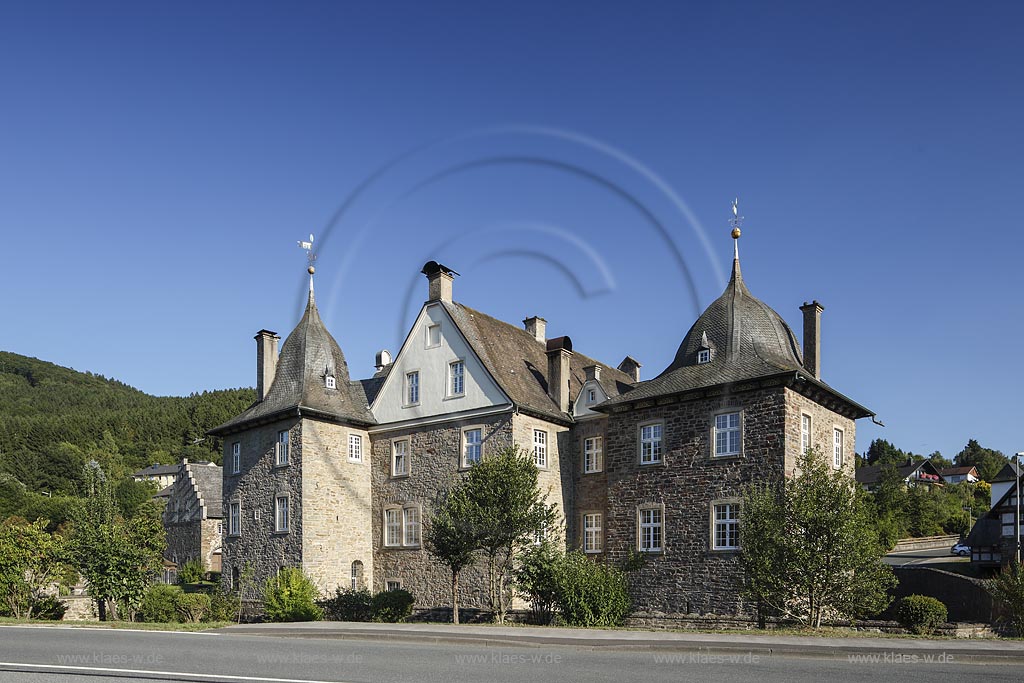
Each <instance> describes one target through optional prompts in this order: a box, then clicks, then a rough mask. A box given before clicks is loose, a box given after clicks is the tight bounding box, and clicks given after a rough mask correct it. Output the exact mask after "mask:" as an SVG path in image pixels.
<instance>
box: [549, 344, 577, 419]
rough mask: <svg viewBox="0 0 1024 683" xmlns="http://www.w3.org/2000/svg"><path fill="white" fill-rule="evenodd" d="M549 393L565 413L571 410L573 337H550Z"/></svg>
mask: <svg viewBox="0 0 1024 683" xmlns="http://www.w3.org/2000/svg"><path fill="white" fill-rule="evenodd" d="M547 354H548V395H549V396H550V397H551V399H552V400H553V401H554V402H555V403H556V404H558V409H559V410H561V411H562V412H563V413H567V412H569V360H570V359H571V358H572V339H569V338H568V337H558V338H556V339H549V340H548V344H547Z"/></svg>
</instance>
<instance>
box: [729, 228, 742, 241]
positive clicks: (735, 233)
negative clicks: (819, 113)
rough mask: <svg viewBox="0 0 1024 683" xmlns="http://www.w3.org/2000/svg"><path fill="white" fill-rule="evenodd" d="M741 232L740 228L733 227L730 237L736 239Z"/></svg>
mask: <svg viewBox="0 0 1024 683" xmlns="http://www.w3.org/2000/svg"><path fill="white" fill-rule="evenodd" d="M742 234H743V233H742V232H740V229H739V228H733V229H732V238H733V239H734V240H738V239H739V238H740V235H742Z"/></svg>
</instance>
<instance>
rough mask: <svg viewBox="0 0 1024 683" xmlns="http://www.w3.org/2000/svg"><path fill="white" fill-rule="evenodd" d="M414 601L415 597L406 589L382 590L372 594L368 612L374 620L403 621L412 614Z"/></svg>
mask: <svg viewBox="0 0 1024 683" xmlns="http://www.w3.org/2000/svg"><path fill="white" fill-rule="evenodd" d="M414 602H416V598H414V597H413V595H412V593H410V592H409V591H407V590H402V589H401V588H396V589H395V590H390V591H382V592H380V593H377V594H376V595H374V596H373V600H372V601H371V603H370V613H371V615H372V617H373V620H374V621H386V622H390V623H397V622H403V621H405V620H406V619H408V618H409V617H410V616H411V615H412V604H413V603H414Z"/></svg>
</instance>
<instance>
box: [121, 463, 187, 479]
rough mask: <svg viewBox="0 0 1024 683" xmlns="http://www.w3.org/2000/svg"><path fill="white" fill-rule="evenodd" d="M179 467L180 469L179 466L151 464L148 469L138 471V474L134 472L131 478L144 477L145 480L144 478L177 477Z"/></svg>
mask: <svg viewBox="0 0 1024 683" xmlns="http://www.w3.org/2000/svg"><path fill="white" fill-rule="evenodd" d="M179 467H180V465H159V464H153V465H150V466H149V467H147V468H145V469H142V470H139V471H138V472H136V473H135V474H133V475H132V476H133V477H144V478H145V477H163V476H167V475H168V474H174V475H177V474H178V468H179Z"/></svg>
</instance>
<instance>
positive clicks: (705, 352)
mask: <svg viewBox="0 0 1024 683" xmlns="http://www.w3.org/2000/svg"><path fill="white" fill-rule="evenodd" d="M697 362H698V363H700V364H704V363H710V362H711V349H701V350H700V351H698V352H697Z"/></svg>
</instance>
